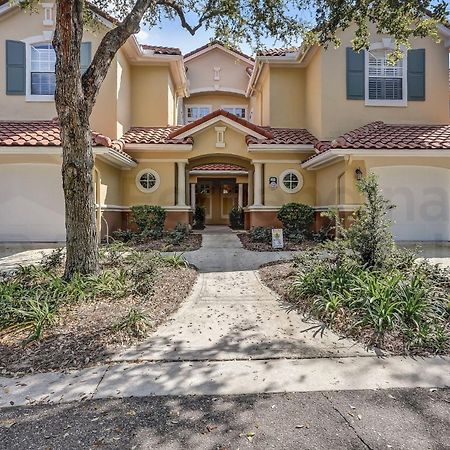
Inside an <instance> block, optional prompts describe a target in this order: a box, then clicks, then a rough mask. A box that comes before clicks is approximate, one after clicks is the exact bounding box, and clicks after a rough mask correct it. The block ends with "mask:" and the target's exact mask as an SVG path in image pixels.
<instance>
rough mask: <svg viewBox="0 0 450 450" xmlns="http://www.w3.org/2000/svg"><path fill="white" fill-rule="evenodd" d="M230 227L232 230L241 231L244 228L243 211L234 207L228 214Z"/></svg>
mask: <svg viewBox="0 0 450 450" xmlns="http://www.w3.org/2000/svg"><path fill="white" fill-rule="evenodd" d="M229 217H230V227H231V228H232V229H233V230H242V229H243V228H244V210H243V209H242V208H239V207H238V206H235V207H233V208H232V209H231V211H230V214H229Z"/></svg>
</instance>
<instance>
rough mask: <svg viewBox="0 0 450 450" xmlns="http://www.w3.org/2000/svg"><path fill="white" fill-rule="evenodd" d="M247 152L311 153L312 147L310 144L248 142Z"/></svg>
mask: <svg viewBox="0 0 450 450" xmlns="http://www.w3.org/2000/svg"><path fill="white" fill-rule="evenodd" d="M247 147H248V151H249V152H273V151H277V152H280V153H311V152H314V147H313V146H312V145H310V144H248V146H247Z"/></svg>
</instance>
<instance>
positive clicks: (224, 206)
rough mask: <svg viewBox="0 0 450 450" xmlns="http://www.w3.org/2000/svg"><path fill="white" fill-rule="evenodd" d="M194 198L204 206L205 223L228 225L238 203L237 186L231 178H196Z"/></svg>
mask: <svg viewBox="0 0 450 450" xmlns="http://www.w3.org/2000/svg"><path fill="white" fill-rule="evenodd" d="M196 200H197V204H198V205H200V206H203V207H204V208H205V211H206V224H207V225H228V224H229V222H230V220H229V214H230V211H231V209H232V208H233V206H236V205H237V203H238V186H237V184H236V182H235V181H234V180H233V179H231V180H230V179H215V180H198V182H197V189H196Z"/></svg>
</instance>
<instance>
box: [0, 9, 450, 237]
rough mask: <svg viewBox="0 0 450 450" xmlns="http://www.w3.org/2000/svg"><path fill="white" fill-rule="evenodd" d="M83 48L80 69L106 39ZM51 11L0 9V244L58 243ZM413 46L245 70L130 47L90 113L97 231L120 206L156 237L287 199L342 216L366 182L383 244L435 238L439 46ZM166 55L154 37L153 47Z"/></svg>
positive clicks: (306, 55)
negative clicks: (375, 192) (381, 200)
mask: <svg viewBox="0 0 450 450" xmlns="http://www.w3.org/2000/svg"><path fill="white" fill-rule="evenodd" d="M95 14H96V17H97V19H98V26H96V27H94V28H93V29H92V30H87V31H86V32H85V36H84V37H83V45H82V56H81V63H82V66H83V67H85V66H87V65H88V64H89V63H90V60H91V57H92V55H93V53H94V52H95V50H96V48H97V45H98V44H99V42H100V39H101V38H102V36H103V34H104V33H105V32H106V31H107V30H108V29H109V28H110V27H112V26H113V24H112V21H111V18H110V17H109V16H108V15H107V14H103V13H101V12H98V11H97V10H96V11H95ZM54 18H55V6H54V4H53V3H51V2H45V3H44V2H43V3H42V4H41V8H40V10H39V11H37V12H35V13H33V14H30V13H25V12H23V11H21V10H20V9H19V8H17V7H15V6H11V4H10V3H9V2H8V1H0V61H2V66H4V67H5V69H4V70H1V71H0V241H61V240H64V236H65V230H64V201H63V193H62V187H61V175H60V171H61V143H60V139H59V129H58V123H57V121H56V120H55V116H56V111H55V105H54V100H53V93H54V88H55V76H54V62H55V54H54V50H53V48H52V45H51V39H52V33H53V29H54V20H55V19H54ZM439 31H440V34H441V37H442V40H441V42H440V43H436V42H434V41H433V40H432V39H428V38H427V39H414V40H413V42H412V48H411V49H410V50H408V51H406V52H405V56H404V59H403V60H401V61H399V62H398V63H397V64H396V65H395V66H392V65H389V64H388V63H387V60H386V55H387V53H388V52H389V51H390V50H391V49H392V46H393V41H392V39H391V38H390V37H389V36H384V35H377V34H376V33H375V32H374V33H373V34H372V37H371V47H370V50H369V51H365V52H360V53H355V52H354V51H353V50H352V49H351V44H350V41H351V39H352V32H353V30H351V29H350V30H348V31H345V32H343V33H341V36H340V37H341V39H342V46H341V47H340V48H338V49H334V48H328V49H324V48H320V47H317V46H311V47H303V48H301V49H292V50H289V49H272V50H268V51H265V52H262V53H261V54H258V55H257V56H256V57H255V58H252V57H250V56H248V55H245V54H243V53H241V52H238V51H234V50H230V49H228V48H225V47H223V46H222V45H220V44H218V43H210V44H207V45H204V46H203V47H200V48H198V49H197V50H194V51H192V52H190V53H188V54H186V55H182V54H181V52H180V50H178V49H176V48H171V47H156V46H152V45H140V44H138V42H137V40H136V39H135V38H134V37H132V38H130V39H129V41H128V42H127V43H126V44H125V46H124V47H123V48H122V49H121V50H120V51H119V53H118V54H117V56H116V58H115V59H114V61H113V64H112V65H111V68H110V70H109V73H108V76H107V79H106V80H105V82H104V85H103V86H102V89H101V92H100V95H99V97H98V101H97V104H96V106H95V109H94V111H93V114H92V118H91V127H92V130H93V142H94V153H95V183H96V185H95V188H96V199H97V204H98V226H99V229H101V231H102V233H103V235H104V234H105V233H110V232H111V231H112V230H115V229H117V228H124V227H127V226H128V225H129V210H130V207H131V206H133V205H138V204H155V205H161V206H163V207H164V208H165V209H166V210H167V216H168V219H167V226H168V227H172V226H174V225H175V224H176V223H177V222H189V221H190V220H191V216H192V210H193V208H194V207H195V205H203V206H204V207H205V208H206V214H207V223H209V224H226V223H228V214H229V211H230V209H231V208H232V207H233V206H234V205H237V206H242V207H243V208H244V210H245V215H246V226H247V227H253V226H257V225H268V226H270V225H277V224H278V222H277V219H276V214H277V211H278V209H279V208H280V206H281V205H283V204H285V203H287V202H301V203H306V204H308V205H311V206H313V207H314V208H316V210H317V218H318V219H317V222H318V226H319V225H320V219H319V216H320V212H321V211H323V210H325V209H328V208H330V207H337V208H338V209H339V210H340V211H341V213H342V214H343V215H346V214H350V213H351V212H352V211H354V209H355V208H356V207H357V205H358V204H359V203H360V202H361V198H360V196H359V194H358V192H357V190H356V188H355V181H356V179H357V178H358V177H360V176H362V175H363V174H364V173H367V172H368V171H372V172H375V173H376V174H377V175H379V179H380V183H381V186H382V188H383V190H384V192H385V195H386V196H387V197H388V198H390V199H391V200H392V201H393V202H394V203H396V204H397V208H396V209H395V210H394V212H393V215H394V219H395V225H394V229H393V231H394V235H395V237H396V238H397V239H399V240H445V241H447V240H450V219H449V217H450V126H449V125H448V120H449V114H448V99H447V91H448V47H449V45H450V30H449V29H447V28H445V27H443V26H442V27H440V30H439ZM168 45H170V37H169V36H168Z"/></svg>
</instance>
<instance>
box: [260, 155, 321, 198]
mask: <svg viewBox="0 0 450 450" xmlns="http://www.w3.org/2000/svg"><path fill="white" fill-rule="evenodd" d="M291 158H292V155H291ZM300 163H301V159H300V158H299V161H298V163H291V162H290V163H279V162H270V163H265V164H264V204H265V205H266V206H281V205H283V204H285V203H291V202H297V203H305V204H307V205H314V203H315V197H316V174H315V173H314V172H311V171H307V170H304V169H302V168H301V167H300ZM288 169H294V170H296V171H298V172H300V174H301V175H302V176H303V187H302V189H301V190H300V191H299V192H296V193H294V194H290V193H288V192H285V191H283V189H281V186H280V184H281V182H282V180H281V177H280V175H281V174H282V173H283V172H284V171H285V170H288ZM269 177H277V178H278V184H279V186H278V187H277V188H276V189H273V188H271V187H270V185H269Z"/></svg>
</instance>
